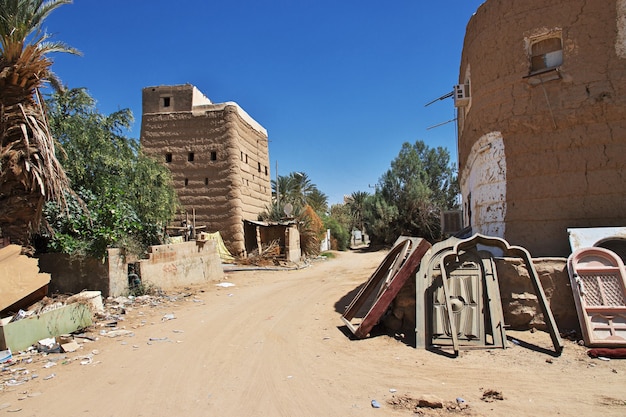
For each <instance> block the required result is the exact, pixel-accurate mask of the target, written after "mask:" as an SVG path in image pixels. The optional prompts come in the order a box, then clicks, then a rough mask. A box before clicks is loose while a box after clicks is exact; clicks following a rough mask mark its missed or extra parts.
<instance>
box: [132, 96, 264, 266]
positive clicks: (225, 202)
mask: <svg viewBox="0 0 626 417" xmlns="http://www.w3.org/2000/svg"><path fill="white" fill-rule="evenodd" d="M141 145H142V147H143V148H144V149H145V150H146V151H147V152H148V153H150V154H152V155H155V156H156V157H157V158H158V159H159V160H161V161H163V162H164V163H165V164H166V166H167V167H168V168H169V169H170V171H171V172H172V176H173V180H174V187H175V189H176V192H177V194H178V197H179V199H180V201H181V203H182V205H183V207H184V209H185V210H186V212H187V216H188V218H189V220H190V221H191V220H192V214H193V213H194V211H195V221H196V226H206V229H203V230H202V231H205V232H210V233H213V232H216V231H219V232H220V233H221V235H222V238H223V239H224V243H225V244H226V246H227V247H228V249H229V250H230V251H231V253H232V254H233V255H243V254H244V253H245V238H244V226H243V221H244V220H257V217H258V214H259V213H260V212H262V211H264V210H265V207H266V206H268V205H269V204H270V203H271V192H272V191H271V184H270V169H269V147H268V138H267V131H266V130H265V129H264V128H263V127H262V126H261V125H260V124H258V123H257V122H256V121H255V120H254V119H252V117H250V116H249V115H248V114H247V113H246V112H245V111H243V109H241V107H239V106H238V105H237V104H236V103H233V102H228V103H219V104H215V103H211V101H210V100H209V99H208V98H207V97H205V96H204V95H203V94H202V93H201V92H200V91H199V90H198V89H197V88H196V87H194V86H192V85H190V84H186V85H179V86H159V87H147V88H144V89H143V117H142V123H141ZM184 219H185V216H181V217H180V218H179V219H178V220H184Z"/></svg>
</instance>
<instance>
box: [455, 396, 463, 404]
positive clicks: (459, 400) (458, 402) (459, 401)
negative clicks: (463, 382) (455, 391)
mask: <svg viewBox="0 0 626 417" xmlns="http://www.w3.org/2000/svg"><path fill="white" fill-rule="evenodd" d="M456 403H457V404H458V405H461V404H464V403H465V400H464V399H463V398H461V397H458V398H457V399H456Z"/></svg>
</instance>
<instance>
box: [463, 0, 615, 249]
mask: <svg viewBox="0 0 626 417" xmlns="http://www.w3.org/2000/svg"><path fill="white" fill-rule="evenodd" d="M455 106H456V107H457V108H458V119H457V123H458V132H459V139H458V140H459V144H458V149H459V179H460V185H461V192H462V198H463V204H464V224H465V225H466V226H471V227H472V229H473V231H474V232H479V233H483V234H486V235H491V236H498V237H501V238H504V239H506V240H507V241H509V242H510V243H511V244H515V245H521V246H524V247H525V248H527V249H528V250H529V251H530V252H531V254H532V255H533V256H567V255H568V254H569V253H570V247H569V241H568V233H567V229H568V228H574V227H582V228H585V227H609V226H625V225H626V0H617V1H616V0H602V1H589V0H525V1H509V0H487V1H485V2H484V3H483V4H482V5H481V6H480V7H479V9H478V10H477V12H476V14H475V15H474V16H473V17H472V18H471V20H470V21H469V23H468V25H467V30H466V35H465V41H464V46H463V54H462V58H461V65H460V76H459V85H458V86H456V87H455Z"/></svg>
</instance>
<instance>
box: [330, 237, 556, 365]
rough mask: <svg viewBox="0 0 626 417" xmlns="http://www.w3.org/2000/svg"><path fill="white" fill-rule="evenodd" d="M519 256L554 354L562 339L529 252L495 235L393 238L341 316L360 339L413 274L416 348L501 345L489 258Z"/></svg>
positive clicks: (503, 333) (499, 305) (499, 310)
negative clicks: (435, 239)
mask: <svg viewBox="0 0 626 417" xmlns="http://www.w3.org/2000/svg"><path fill="white" fill-rule="evenodd" d="M501 256H507V257H516V258H520V259H521V260H522V261H523V263H524V265H525V267H526V269H527V270H528V271H529V275H530V278H531V281H532V286H533V289H534V292H535V295H536V297H537V300H538V302H539V306H540V309H541V313H543V316H544V321H545V323H546V327H547V330H548V332H549V334H550V337H551V339H552V343H553V346H554V350H555V352H556V354H560V353H561V351H562V349H563V342H562V340H561V337H560V335H559V331H558V328H557V325H556V322H555V320H554V317H553V315H552V312H551V310H550V307H549V304H548V301H547V299H546V295H545V293H544V291H543V288H542V286H541V282H540V281H539V277H538V275H537V272H536V270H535V267H534V265H533V263H532V261H531V257H530V254H529V253H528V251H526V250H525V249H524V248H521V247H518V246H511V245H509V244H508V242H506V241H505V240H503V239H500V238H495V237H488V236H483V235H480V234H476V235H474V236H472V237H470V238H468V239H463V240H462V239H458V238H450V239H448V240H445V241H443V242H439V243H437V244H435V245H434V246H431V245H430V244H429V243H428V242H427V241H425V240H423V239H418V238H406V237H401V238H399V239H398V241H396V244H395V245H394V247H393V248H392V249H391V251H390V252H389V253H388V254H387V256H386V257H385V259H384V260H383V262H382V263H381V264H380V266H379V267H378V268H377V269H376V271H375V272H374V273H373V274H372V276H371V277H370V278H369V280H368V281H367V282H366V283H365V284H364V285H363V286H362V288H361V289H360V291H359V292H358V293H357V295H356V296H355V298H354V299H353V300H352V302H351V303H350V304H349V305H348V307H347V308H346V310H345V312H344V314H343V315H342V320H343V322H344V323H345V324H346V326H347V328H348V329H349V330H350V331H351V332H352V334H353V335H354V336H355V337H357V338H365V337H367V336H368V334H369V333H370V332H371V330H372V329H373V327H374V326H375V325H376V324H377V323H378V322H379V321H380V320H381V318H382V317H383V315H384V314H385V313H386V311H387V309H388V307H389V305H390V303H391V302H392V301H393V299H394V297H395V296H396V295H397V294H398V292H399V290H400V288H401V287H402V286H403V285H404V284H405V283H406V282H407V280H409V279H414V280H415V288H416V290H415V301H416V302H415V305H416V323H415V324H416V325H415V336H416V347H418V348H426V349H441V350H448V349H452V351H453V352H454V354H455V355H458V353H459V351H460V350H461V349H476V348H494V347H499V348H506V347H507V342H506V341H507V338H506V331H505V323H504V316H503V310H502V302H501V301H500V288H499V281H498V274H497V270H496V268H495V262H494V258H496V257H501Z"/></svg>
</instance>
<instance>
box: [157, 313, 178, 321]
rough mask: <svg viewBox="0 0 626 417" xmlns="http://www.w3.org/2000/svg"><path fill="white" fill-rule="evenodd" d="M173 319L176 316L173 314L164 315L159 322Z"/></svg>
mask: <svg viewBox="0 0 626 417" xmlns="http://www.w3.org/2000/svg"><path fill="white" fill-rule="evenodd" d="M175 318H176V316H175V315H174V314H173V313H170V314H166V315H164V316H163V318H161V321H168V320H174V319H175Z"/></svg>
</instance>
